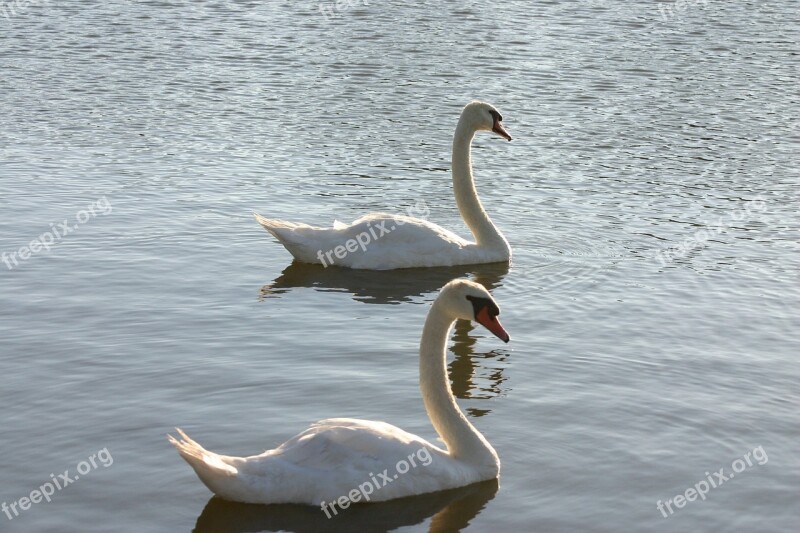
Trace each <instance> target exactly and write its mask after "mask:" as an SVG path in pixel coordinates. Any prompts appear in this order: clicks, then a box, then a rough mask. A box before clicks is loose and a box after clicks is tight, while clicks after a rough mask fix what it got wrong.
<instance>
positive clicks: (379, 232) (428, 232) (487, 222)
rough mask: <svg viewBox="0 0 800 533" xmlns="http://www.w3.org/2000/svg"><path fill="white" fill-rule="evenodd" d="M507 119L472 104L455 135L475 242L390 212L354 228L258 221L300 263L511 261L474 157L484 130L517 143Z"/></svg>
mask: <svg viewBox="0 0 800 533" xmlns="http://www.w3.org/2000/svg"><path fill="white" fill-rule="evenodd" d="M501 121H502V116H500V113H498V112H497V110H496V109H494V108H493V107H492V106H491V105H489V104H485V103H482V102H472V103H470V104H468V105H467V106H466V107H465V108H464V110H463V111H462V112H461V118H460V119H459V121H458V125H457V126H456V131H455V135H454V136H453V161H452V173H453V192H454V194H455V198H456V203H457V204H458V208H459V210H460V212H461V216H462V217H463V218H464V221H465V222H466V224H467V226H468V227H469V229H470V231H472V234H473V236H474V237H475V242H471V241H468V240H466V239H463V238H461V237H459V236H458V235H456V234H455V233H453V232H452V231H449V230H447V229H445V228H443V227H441V226H438V225H436V224H433V223H431V222H428V221H427V220H424V219H421V218H413V217H409V216H403V215H390V214H385V213H373V214H369V215H367V216H364V217H362V218H359V219H358V220H356V221H354V222H353V223H351V224H342V223H339V222H335V223H334V225H333V227H331V228H320V227H315V226H309V225H308V224H301V223H294V222H286V221H282V220H272V219H268V218H264V217H262V216H260V215H258V214H256V220H258V222H259V223H260V224H261V225H262V226H263V227H264V228H265V229H266V230H267V231H269V232H270V233H271V234H272V235H273V236H274V237H275V238H276V239H278V241H280V243H281V244H283V245H284V247H286V249H287V250H289V252H290V253H291V254H292V255H293V256H294V257H295V259H297V260H298V261H302V262H305V263H318V264H323V265H325V266H329V265H331V264H335V265H337V266H343V267H348V268H358V269H368V270H389V269H394V268H413V267H435V266H455V265H469V264H478V263H495V262H501V261H509V260H510V259H511V247H510V246H509V244H508V241H506V239H505V237H504V236H503V234H502V233H500V230H498V229H497V227H495V225H494V224H493V223H492V220H491V219H490V218H489V215H487V214H486V211H484V209H483V205H481V201H480V199H479V198H478V192H477V190H476V189H475V182H474V178H473V176H472V160H471V157H470V149H471V145H472V139H473V137H474V136H475V133H476V132H478V131H481V130H490V131H494V132H495V133H497V134H498V135H501V136H503V137H505V138H507V139H508V140H511V136H510V135H509V134H508V133H507V132H506V130H505V129H504V128H503V125H502V124H501ZM348 243H351V245H350V247H349V248H348V247H347V244H348ZM337 249H338V250H339V252H338V253H337V252H336V250H337Z"/></svg>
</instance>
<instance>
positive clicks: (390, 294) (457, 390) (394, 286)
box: [260, 262, 510, 417]
mask: <svg viewBox="0 0 800 533" xmlns="http://www.w3.org/2000/svg"><path fill="white" fill-rule="evenodd" d="M508 270H509V266H508V264H507V263H489V264H482V265H460V266H454V267H438V268H404V269H398V270H382V271H375V270H353V269H349V268H340V267H336V266H331V267H328V268H325V267H323V266H322V265H313V264H308V263H300V262H293V263H292V264H290V265H289V266H288V267H286V269H284V271H283V272H282V273H281V275H280V276H278V277H277V278H276V279H275V281H273V282H272V283H269V284H267V285H264V286H263V287H262V288H261V290H260V299H262V300H263V299H266V298H278V297H280V296H281V295H283V294H286V293H288V292H290V291H291V290H292V289H295V288H313V289H316V290H319V291H330V292H342V293H347V294H350V295H351V296H352V298H353V300H355V301H357V302H362V303H369V304H389V305H396V304H400V303H407V302H410V303H424V302H427V301H429V300H430V299H431V298H430V297H432V296H434V295H435V293H436V291H438V290H439V289H441V288H442V287H443V286H444V285H445V284H447V283H448V282H449V281H451V280H453V279H455V278H462V277H468V278H472V279H473V280H475V281H476V282H477V283H480V284H481V285H483V286H484V287H486V289H487V290H489V291H493V290H494V289H495V288H496V287H498V286H500V284H501V282H502V280H503V278H504V277H505V275H506V274H507V273H508ZM429 296H430V297H429ZM473 329H475V326H474V325H473V324H472V322H470V321H468V320H459V321H457V322H456V325H455V329H454V333H453V341H454V343H453V346H452V347H451V348H450V351H451V352H452V353H453V354H454V355H455V359H454V360H453V361H452V362H451V363H450V365H449V372H450V380H451V386H452V389H453V394H454V395H455V396H456V398H459V399H462V400H468V399H478V400H485V399H489V398H494V397H496V396H499V395H500V394H502V393H503V388H502V384H503V382H504V381H505V377H504V376H503V368H504V367H505V362H506V360H507V359H508V356H509V354H510V351H509V350H507V349H504V348H500V349H495V350H491V351H489V352H485V353H477V354H476V353H475V352H474V346H475V343H476V342H477V337H475V336H472V335H470V333H471V332H472V330H473ZM465 409H466V411H467V413H468V414H470V415H471V416H476V417H477V416H483V415H485V414H487V413H489V412H490V411H489V410H487V409H478V408H474V407H468V406H467V407H465Z"/></svg>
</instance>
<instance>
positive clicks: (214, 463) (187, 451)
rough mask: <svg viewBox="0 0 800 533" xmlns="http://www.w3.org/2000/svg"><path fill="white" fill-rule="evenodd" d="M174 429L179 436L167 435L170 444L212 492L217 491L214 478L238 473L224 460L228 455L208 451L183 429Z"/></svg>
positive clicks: (228, 476) (218, 478)
mask: <svg viewBox="0 0 800 533" xmlns="http://www.w3.org/2000/svg"><path fill="white" fill-rule="evenodd" d="M175 430H176V431H177V432H178V434H179V435H180V436H181V438H180V440H178V439H176V438H175V437H173V436H172V435H167V439H168V440H169V442H170V444H172V445H173V446H175V448H176V449H177V450H178V453H179V454H181V457H183V458H184V459H185V460H186V462H187V463H189V466H191V467H192V468H193V469H194V471H195V472H197V475H198V476H199V477H200V479H201V480H202V481H203V483H205V484H206V486H207V487H208V488H209V489H211V490H212V491H213V492H217V490H216V489H215V486H216V485H217V483H215V481H216V480H220V478H230V477H231V476H235V475H237V474H238V473H239V471H238V470H237V469H236V468H235V467H234V466H232V465H230V464H228V463H227V462H226V461H225V459H229V458H228V457H224V456H221V455H217V454H216V453H213V452H209V451H208V450H206V449H205V448H203V447H202V446H200V445H199V444H198V443H196V442H195V441H193V440H192V439H190V438H189V436H188V435H186V433H184V432H183V430H181V429H179V428H175Z"/></svg>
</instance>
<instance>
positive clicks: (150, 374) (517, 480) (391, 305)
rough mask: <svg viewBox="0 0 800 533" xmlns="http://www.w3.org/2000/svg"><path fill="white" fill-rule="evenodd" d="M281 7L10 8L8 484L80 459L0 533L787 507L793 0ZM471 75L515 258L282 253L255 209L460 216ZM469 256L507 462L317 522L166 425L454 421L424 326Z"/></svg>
mask: <svg viewBox="0 0 800 533" xmlns="http://www.w3.org/2000/svg"><path fill="white" fill-rule="evenodd" d="M267 4H268V5H261V3H257V2H221V1H216V2H212V1H199V0H196V1H192V2H188V1H181V2H160V1H155V0H153V1H138V2H121V1H111V2H87V1H77V0H76V1H72V2H52V1H51V2H33V3H31V4H29V5H27V7H21V8H16V13H14V12H13V11H11V10H10V7H9V6H8V5H7V4H5V3H0V8H2V7H3V6H5V8H6V13H7V14H8V15H9V18H8V19H6V18H5V17H3V16H2V15H3V12H1V11H0V69H1V70H0V72H1V73H2V74H1V75H0V106H1V108H0V109H1V110H2V112H1V113H0V206H2V211H3V216H2V217H0V252H3V253H6V254H7V255H6V256H4V258H9V259H8V261H9V262H10V264H11V266H13V269H11V270H9V269H8V268H7V266H6V265H5V264H0V309H1V311H0V342H1V343H2V344H0V350H1V351H0V371H2V388H0V402H1V403H0V405H2V411H0V428H1V429H0V431H1V433H0V435H2V440H1V441H0V442H1V443H2V448H1V451H2V453H0V472H2V483H0V503H2V502H6V503H7V504H11V503H13V502H17V504H19V502H18V500H19V499H20V498H22V497H26V496H27V497H29V496H30V493H31V491H33V490H35V489H37V487H39V486H41V485H43V484H44V483H46V482H48V481H50V480H51V474H54V476H53V477H55V478H58V476H59V474H60V473H61V472H63V471H65V470H69V473H71V475H72V476H74V475H76V472H77V470H78V469H82V470H83V471H84V472H86V474H85V475H82V476H80V479H79V480H77V481H74V482H73V483H72V484H70V485H69V486H67V487H64V488H63V490H61V491H57V492H55V494H54V495H53V496H52V497H51V499H52V501H51V502H50V503H47V502H41V503H36V504H34V505H32V507H31V508H29V509H27V510H24V511H21V512H20V514H19V516H16V517H14V519H13V520H8V518H7V517H6V515H4V514H0V530H2V531H13V532H17V531H20V532H22V531H25V532H28V531H81V532H92V531H98V532H99V531H102V532H106V531H154V532H160V531H190V530H192V529H196V530H197V531H260V530H286V531H382V530H400V531H408V532H417V531H455V530H458V529H462V528H463V529H464V530H466V531H475V532H485V531H531V530H535V531H634V530H636V531H734V530H736V531H791V530H796V529H795V528H796V526H797V524H798V521H799V520H800V508H799V507H800V506H798V490H799V489H800V414H798V413H800V409H798V408H799V407H800V384H799V382H798V378H800V365H799V364H798V362H797V353H798V347H799V346H800V320H799V318H800V317H798V313H797V309H798V304H800V286H799V285H798V279H797V276H798V267H800V254H798V251H800V250H798V248H800V244H798V240H799V239H798V237H800V235H799V233H800V231H799V230H798V228H800V225H798V222H800V221H799V220H798V191H799V190H800V189H799V187H798V186H799V185H800V177H798V171H797V168H798V166H799V165H798V161H797V153H798V148H799V146H798V144H799V143H798V141H800V131H799V130H798V114H799V113H798V93H797V87H798V46H797V31H796V30H797V27H798V12H797V6H796V4H795V3H794V2H792V1H790V0H768V1H765V2H719V1H709V2H687V3H686V4H685V9H683V10H682V11H679V10H677V9H673V8H674V6H673V5H672V4H664V5H663V6H664V9H662V10H661V11H659V9H658V7H657V4H655V3H652V2H644V1H638V2H621V1H620V2H617V1H613V0H609V1H601V0H593V1H587V2H581V3H578V2H563V3H557V2H546V3H533V2H522V1H511V2H503V3H497V2H489V3H487V2H474V1H465V2H460V3H456V2H451V3H447V4H446V5H444V6H443V5H441V4H438V3H437V4H434V3H429V5H428V6H427V7H426V6H416V5H415V6H410V5H407V3H405V2H397V1H391V2H390V1H378V0H373V1H371V2H369V5H361V4H362V3H361V2H358V4H359V5H357V6H356V5H355V4H356V2H354V5H353V7H350V8H346V9H344V10H342V11H340V12H337V13H334V15H336V17H335V18H331V15H330V14H329V15H328V18H331V20H326V17H325V16H324V15H323V14H321V13H320V12H319V4H316V3H313V2H312V3H303V2H298V3H295V2H269V3H267ZM325 5H329V4H325ZM330 5H331V6H332V5H333V3H331V4H330ZM667 8H669V9H667ZM670 9H672V11H670ZM473 98H481V99H484V100H487V101H489V102H491V103H493V104H494V105H496V106H497V107H498V109H500V110H501V112H502V113H503V114H504V116H505V123H506V126H507V128H508V130H509V131H510V132H511V134H512V135H514V141H513V142H512V143H507V142H505V141H503V140H502V139H500V138H495V137H490V136H488V135H485V134H483V135H480V136H479V137H478V138H477V139H476V143H475V146H474V154H473V156H474V162H475V174H476V177H477V180H478V188H479V191H480V194H481V197H482V199H483V201H484V204H485V205H486V207H487V209H488V210H489V212H490V213H491V216H492V218H493V219H494V221H495V222H496V223H497V224H498V225H499V226H500V227H501V228H502V229H503V231H504V232H505V234H506V236H507V237H508V239H509V241H510V242H511V244H512V246H513V248H514V253H515V256H514V264H513V265H512V267H511V268H510V269H505V268H502V269H498V268H496V267H495V268H489V267H472V268H464V269H455V270H448V269H445V270H434V271H430V272H428V271H423V272H417V271H405V272H394V273H379V274H375V273H355V272H347V271H335V270H333V269H328V270H325V269H323V268H321V267H320V268H310V267H305V266H300V265H291V264H290V256H289V254H288V253H287V252H286V251H285V250H284V249H283V248H282V247H281V246H280V245H279V244H277V243H276V242H274V241H273V240H272V239H271V237H269V235H268V234H267V233H266V232H264V231H263V230H262V229H261V228H260V227H259V226H258V225H257V224H256V223H255V221H254V220H253V219H252V216H251V212H252V211H253V210H257V211H259V212H261V213H263V214H265V215H268V216H273V217H280V218H287V219H291V220H302V221H306V222H312V223H319V224H329V223H330V222H332V220H333V219H335V218H338V219H340V220H347V221H349V220H352V219H354V218H356V217H358V216H359V215H361V214H363V213H365V212H368V211H371V210H383V211H395V212H401V211H402V210H404V209H405V208H407V207H408V206H412V205H415V204H416V203H417V202H419V201H424V202H425V203H426V205H427V206H428V207H429V208H430V213H431V214H430V219H431V220H433V221H435V222H437V223H440V224H443V225H445V226H446V227H448V228H453V229H455V230H457V231H458V232H459V233H461V234H462V235H466V234H467V230H466V228H465V227H464V225H463V223H462V222H461V220H460V217H459V214H458V211H457V209H456V208H455V204H454V200H453V198H452V193H451V185H450V176H449V165H450V161H449V158H450V143H451V136H452V132H453V129H454V127H455V122H456V120H457V117H458V113H459V110H460V108H461V107H462V106H463V105H464V104H465V103H466V102H468V101H469V100H471V99H473ZM90 205H91V206H92V209H93V211H92V209H90V208H89V207H88V206H90ZM64 220H66V221H67V222H68V224H70V225H71V226H76V227H77V229H75V230H74V231H72V232H71V233H69V234H68V235H63V238H59V239H55V238H54V243H53V244H52V245H50V244H49V243H48V245H49V246H50V250H49V251H47V250H45V249H42V250H38V251H36V252H34V253H33V254H32V255H31V256H30V257H28V259H27V260H25V259H22V258H21V257H20V256H19V250H20V248H22V247H25V246H27V245H28V243H30V241H31V240H32V239H36V238H37V237H38V236H39V235H42V234H44V233H46V232H49V231H51V228H53V230H54V231H57V230H58V228H59V225H60V224H61V223H62V221H64ZM45 239H46V238H45ZM681 246H682V247H681ZM11 253H17V256H14V257H15V259H10V257H11V256H10V255H8V254H11ZM25 255H27V254H25ZM4 260H5V259H4ZM14 260H16V261H17V262H18V264H17V265H14V263H13V261H14ZM458 275H467V276H470V277H473V278H478V279H479V280H481V281H482V282H484V283H485V284H486V285H487V286H489V287H491V288H492V291H493V293H494V295H495V297H496V298H497V300H498V302H499V303H500V305H501V307H502V308H503V318H504V320H503V321H504V324H505V326H506V328H507V329H508V330H509V332H510V333H511V336H512V342H511V343H510V344H508V345H503V344H501V343H500V342H499V341H497V340H496V339H494V338H493V337H490V336H487V334H485V333H484V332H483V331H478V330H472V328H471V327H470V326H467V325H466V324H459V326H458V327H457V328H456V330H455V332H454V334H453V343H452V353H451V356H450V360H451V361H452V362H451V363H450V368H451V371H452V381H453V389H454V391H455V392H456V394H457V395H458V397H459V398H460V400H459V402H460V404H461V406H462V407H463V408H464V409H465V410H466V411H467V412H468V414H469V416H470V417H471V419H472V420H473V422H474V423H475V424H476V425H477V426H478V428H479V429H480V430H481V431H482V432H484V434H485V435H486V436H487V437H488V438H489V440H490V441H491V442H492V443H493V444H494V446H495V448H496V449H497V451H498V452H499V454H500V456H501V459H502V463H503V472H502V476H501V479H500V481H499V484H498V483H488V484H484V485H479V486H474V487H468V488H466V489H464V490H460V491H453V492H449V493H442V494H437V495H428V496H424V497H420V498H415V499H410V500H403V501H397V502H392V503H389V504H385V505H380V506H362V507H359V508H355V509H349V510H348V511H347V512H346V513H343V514H342V515H340V516H339V517H338V518H337V519H336V520H330V521H329V520H327V519H326V518H325V516H324V514H323V513H321V512H320V511H319V509H316V508H310V507H303V506H278V507H266V506H242V505H235V504H229V503H225V502H221V501H218V500H215V499H213V500H212V499H211V498H210V496H211V494H210V493H209V492H208V491H207V489H206V488H205V487H204V486H203V485H202V484H201V483H200V482H199V481H198V479H197V478H196V476H195V475H194V473H193V472H192V471H191V469H190V468H189V467H188V466H187V465H186V464H185V463H184V461H183V460H181V459H180V457H179V456H178V455H177V454H176V453H175V451H174V450H173V449H172V447H171V446H169V444H168V443H167V442H166V439H165V434H166V433H167V432H169V431H172V428H173V427H174V426H177V425H179V426H181V427H183V428H184V429H186V430H187V432H188V433H189V434H190V435H192V436H193V437H194V438H196V439H197V440H198V441H200V442H201V443H203V444H204V445H205V446H206V447H208V448H209V449H211V450H215V451H219V452H222V453H226V454H231V455H246V454H251V453H256V452H259V451H261V450H263V449H265V448H270V447H273V446H275V445H277V444H279V443H281V442H283V441H284V440H285V439H286V438H288V437H290V436H292V435H294V434H295V433H297V432H298V431H300V430H302V429H304V428H305V427H306V426H307V425H308V424H309V423H311V422H313V421H315V420H318V419H321V418H325V417H332V416H349V417H359V418H370V419H379V420H386V421H388V422H391V423H393V424H396V425H398V426H401V427H403V428H404V429H407V430H409V431H412V432H415V433H418V434H420V435H422V436H424V437H426V438H429V439H435V437H436V436H435V434H434V432H433V429H432V428H431V426H430V423H429V422H428V420H427V417H426V415H425V412H424V409H423V406H422V402H421V399H420V396H419V391H418V386H417V354H416V350H417V345H418V339H419V334H420V331H421V326H422V323H423V320H424V317H425V313H426V311H427V308H428V305H429V303H430V302H431V300H432V299H433V298H434V297H435V294H436V291H437V290H438V288H439V287H441V285H443V284H444V283H445V282H447V281H448V280H449V279H451V278H452V277H454V276H458ZM753 450H755V451H753ZM98 452H99V454H98ZM93 454H95V456H96V458H95V464H96V468H94V467H91V465H90V463H89V462H88V460H89V458H90V456H92V455H93ZM746 454H749V455H747V459H748V460H749V461H750V463H751V466H748V465H747V464H746V463H744V456H745V455H746ZM737 459H741V460H740V461H738V462H737ZM85 460H86V461H87V462H86V463H81V462H82V461H85ZM106 464H108V465H109V466H105V465H106ZM743 465H744V467H743ZM720 469H724V470H723V475H725V476H726V477H727V475H728V474H730V473H732V472H733V469H739V470H741V472H740V473H738V474H737V475H736V477H735V479H729V480H728V481H726V482H724V484H722V485H720V486H718V487H716V488H710V489H709V490H708V493H707V495H706V494H704V497H705V498H706V499H705V500H704V501H703V500H701V499H697V500H696V501H690V502H684V503H685V505H684V506H683V507H682V508H679V507H677V502H675V503H673V504H672V511H673V513H672V514H669V512H668V511H667V510H666V508H665V511H664V513H663V514H662V512H661V511H659V510H658V508H657V502H658V501H659V500H661V501H662V502H663V501H665V500H671V499H672V500H674V499H675V496H676V495H678V494H684V495H686V490H687V489H688V488H691V487H693V486H695V484H697V483H698V482H700V481H704V480H706V479H707V475H708V476H712V478H713V476H714V473H715V472H717V471H719V470H720ZM706 472H708V473H709V474H706ZM665 514H666V515H667V518H665V517H664V515H665ZM12 516H13V514H12Z"/></svg>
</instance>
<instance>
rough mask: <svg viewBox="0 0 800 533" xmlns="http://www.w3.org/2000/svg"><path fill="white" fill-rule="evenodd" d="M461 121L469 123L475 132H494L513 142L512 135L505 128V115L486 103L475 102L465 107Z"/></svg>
mask: <svg viewBox="0 0 800 533" xmlns="http://www.w3.org/2000/svg"><path fill="white" fill-rule="evenodd" d="M461 119H462V120H465V121H467V122H468V123H469V125H470V126H472V128H473V129H474V130H475V131H493V132H494V133H496V134H498V135H499V136H500V137H502V138H504V139H508V140H509V141H510V140H511V135H509V133H508V132H507V131H506V129H505V128H504V127H503V115H501V114H500V111H498V110H497V109H495V108H494V106H493V105H491V104H487V103H486V102H479V101H477V100H476V101H474V102H470V103H468V104H467V105H466V107H464V110H463V111H462V112H461Z"/></svg>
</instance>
